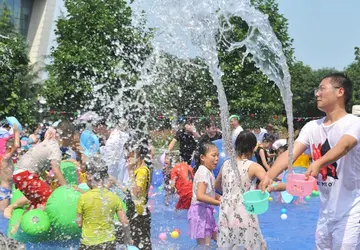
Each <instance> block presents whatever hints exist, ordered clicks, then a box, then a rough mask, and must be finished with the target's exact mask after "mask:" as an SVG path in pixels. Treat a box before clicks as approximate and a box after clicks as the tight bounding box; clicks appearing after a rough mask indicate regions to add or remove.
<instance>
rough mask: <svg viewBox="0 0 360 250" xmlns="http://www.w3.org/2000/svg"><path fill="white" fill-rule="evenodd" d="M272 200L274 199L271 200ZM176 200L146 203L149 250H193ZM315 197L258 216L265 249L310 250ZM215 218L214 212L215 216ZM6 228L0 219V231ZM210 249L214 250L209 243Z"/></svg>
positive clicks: (57, 249) (59, 247)
mask: <svg viewBox="0 0 360 250" xmlns="http://www.w3.org/2000/svg"><path fill="white" fill-rule="evenodd" d="M274 200H276V199H275V197H274ZM176 202H177V197H173V198H171V199H170V205H169V206H165V205H164V193H163V191H157V192H153V194H152V195H151V198H150V200H149V205H150V207H151V210H153V211H152V223H151V224H152V228H151V234H152V243H153V249H155V250H157V249H159V250H160V249H197V247H196V242H195V241H194V240H191V239H190V238H189V237H188V236H187V228H188V224H187V220H186V218H187V211H180V212H176V211H175V209H174V207H175V204H176ZM282 208H286V209H287V215H288V218H287V220H282V219H281V218H280V216H281V212H280V211H281V209H282ZM318 208H319V198H318V197H313V198H311V200H310V201H307V202H306V203H305V204H300V205H293V204H282V203H277V202H275V201H273V202H271V203H270V207H269V210H268V211H267V212H266V213H264V214H262V215H260V216H259V220H260V225H261V229H262V233H263V235H264V237H265V240H266V242H267V245H268V249H269V250H297V249H299V250H300V249H301V250H304V249H314V235H315V228H316V221H317V217H318ZM217 215H218V209H217V213H216V214H215V216H217ZM1 228H2V231H4V229H5V228H6V223H5V221H4V220H2V221H1V225H0V229H1ZM174 229H179V230H180V236H179V238H177V239H173V238H171V237H170V233H171V232H172V231H173V230H174ZM160 233H167V239H166V241H161V240H159V238H158V236H159V234H160ZM77 246H78V242H77V241H74V242H68V243H65V242H61V243H60V242H54V241H53V242H47V243H41V244H36V245H34V244H28V245H27V249H33V250H40V249H41V250H47V249H51V250H65V249H73V250H75V249H77ZM211 249H216V245H215V243H213V245H212V247H211Z"/></svg>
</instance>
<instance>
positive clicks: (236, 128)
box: [229, 114, 244, 145]
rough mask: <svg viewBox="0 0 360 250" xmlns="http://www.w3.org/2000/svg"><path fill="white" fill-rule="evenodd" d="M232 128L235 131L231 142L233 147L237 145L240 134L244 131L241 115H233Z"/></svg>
mask: <svg viewBox="0 0 360 250" xmlns="http://www.w3.org/2000/svg"><path fill="white" fill-rule="evenodd" d="M229 121H230V126H231V128H232V129H233V132H232V134H231V142H232V144H233V145H235V141H236V138H237V136H238V135H239V134H240V132H241V131H243V130H244V129H243V128H242V127H241V126H240V116H239V115H235V114H234V115H231V116H230V117H229Z"/></svg>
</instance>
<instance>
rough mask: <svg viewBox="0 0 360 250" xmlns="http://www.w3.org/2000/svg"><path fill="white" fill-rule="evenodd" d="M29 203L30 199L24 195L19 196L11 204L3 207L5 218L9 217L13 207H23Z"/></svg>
mask: <svg viewBox="0 0 360 250" xmlns="http://www.w3.org/2000/svg"><path fill="white" fill-rule="evenodd" d="M29 204H30V201H29V200H28V199H27V198H26V197H25V196H22V197H20V198H19V199H18V200H17V201H16V202H15V203H14V204H11V205H9V206H7V207H6V208H5V210H4V217H5V218H7V219H10V218H11V214H12V212H13V210H14V209H15V208H18V207H24V206H26V205H29Z"/></svg>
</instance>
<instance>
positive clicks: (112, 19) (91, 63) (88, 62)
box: [43, 0, 151, 114]
mask: <svg viewBox="0 0 360 250" xmlns="http://www.w3.org/2000/svg"><path fill="white" fill-rule="evenodd" d="M65 7H66V9H67V15H66V17H64V18H61V19H59V20H58V22H57V25H56V41H57V47H54V48H52V51H51V57H52V59H53V62H52V64H51V65H49V66H48V72H49V79H48V80H47V81H46V84H45V87H44V89H43V93H44V95H45V96H46V99H47V101H48V103H49V104H50V107H51V109H55V110H62V111H70V112H71V111H77V110H83V109H84V108H85V107H86V108H88V107H89V105H90V104H91V107H92V108H93V110H95V111H98V112H99V113H100V114H105V113H111V112H112V111H113V108H111V107H109V106H108V105H109V103H111V102H113V101H114V98H115V97H116V96H117V95H118V90H119V89H121V88H123V87H129V86H132V85H134V83H135V82H136V80H137V78H138V75H139V68H140V66H141V65H142V63H143V62H144V60H145V58H146V57H147V56H148V54H149V52H150V47H149V46H148V41H149V39H150V38H151V33H150V32H147V31H145V29H144V28H143V27H133V26H132V24H131V9H130V7H129V6H128V5H127V3H126V1H124V0H108V1H103V0H86V1H85V0H66V1H65ZM100 96H103V97H104V98H102V99H104V100H105V101H104V102H100V101H99V100H100V99H101V98H99V97H100ZM125 96H131V93H126V94H125ZM115 105H116V104H115Z"/></svg>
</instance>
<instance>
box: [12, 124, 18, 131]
mask: <svg viewBox="0 0 360 250" xmlns="http://www.w3.org/2000/svg"><path fill="white" fill-rule="evenodd" d="M12 127H13V130H14V132H17V131H18V126H17V124H16V123H14V124H13V126H12Z"/></svg>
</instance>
